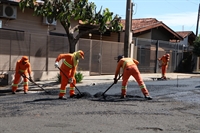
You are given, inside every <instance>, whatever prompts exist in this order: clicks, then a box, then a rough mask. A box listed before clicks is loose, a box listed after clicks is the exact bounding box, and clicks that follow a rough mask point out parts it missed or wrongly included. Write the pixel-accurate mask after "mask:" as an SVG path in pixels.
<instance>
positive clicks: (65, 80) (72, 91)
mask: <svg viewBox="0 0 200 133" xmlns="http://www.w3.org/2000/svg"><path fill="white" fill-rule="evenodd" d="M65 74H66V75H64V74H63V73H62V72H60V76H61V86H60V93H59V97H63V96H64V95H65V94H66V86H67V84H68V79H69V78H68V77H69V75H68V74H67V73H65ZM66 76H67V77H66ZM75 85H76V79H75V78H74V77H73V83H70V90H69V95H70V96H72V95H74V94H75Z"/></svg>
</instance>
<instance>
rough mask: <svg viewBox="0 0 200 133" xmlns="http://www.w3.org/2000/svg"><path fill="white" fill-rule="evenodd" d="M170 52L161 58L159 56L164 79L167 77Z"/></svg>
mask: <svg viewBox="0 0 200 133" xmlns="http://www.w3.org/2000/svg"><path fill="white" fill-rule="evenodd" d="M169 58H170V56H169V54H165V55H163V56H162V57H161V58H158V60H159V61H161V70H162V77H161V78H163V79H166V72H167V67H168V64H169Z"/></svg>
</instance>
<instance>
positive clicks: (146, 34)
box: [133, 32, 151, 39]
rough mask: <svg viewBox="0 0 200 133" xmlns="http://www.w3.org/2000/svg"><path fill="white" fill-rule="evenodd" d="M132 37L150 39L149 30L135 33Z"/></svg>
mask: <svg viewBox="0 0 200 133" xmlns="http://www.w3.org/2000/svg"><path fill="white" fill-rule="evenodd" d="M133 36H134V34H133ZM134 37H138V38H146V39H151V32H147V33H144V34H141V35H137V36H134Z"/></svg>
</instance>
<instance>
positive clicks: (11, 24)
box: [0, 7, 78, 34]
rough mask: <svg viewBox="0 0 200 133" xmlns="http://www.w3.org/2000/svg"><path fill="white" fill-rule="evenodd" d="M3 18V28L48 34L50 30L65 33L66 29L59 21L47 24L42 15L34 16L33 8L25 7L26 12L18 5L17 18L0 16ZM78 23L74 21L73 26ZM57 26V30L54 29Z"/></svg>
mask: <svg viewBox="0 0 200 133" xmlns="http://www.w3.org/2000/svg"><path fill="white" fill-rule="evenodd" d="M0 20H2V28H5V29H12V30H22V31H25V32H27V33H39V34H47V32H48V31H52V32H56V33H63V34H65V30H64V28H63V27H62V25H61V24H60V22H59V21H57V25H56V26H54V25H49V26H48V25H46V24H44V23H43V17H42V16H33V10H32V9H29V8H27V9H25V11H24V13H23V12H22V11H21V10H20V9H19V7H17V18H16V19H7V18H0ZM76 24H78V21H72V26H74V25H76ZM55 28H56V30H54V29H55Z"/></svg>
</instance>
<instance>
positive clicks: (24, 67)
mask: <svg viewBox="0 0 200 133" xmlns="http://www.w3.org/2000/svg"><path fill="white" fill-rule="evenodd" d="M28 75H29V80H30V81H33V80H32V78H31V64H30V62H29V60H28V57H27V56H23V57H22V58H21V59H20V60H18V61H17V63H16V67H15V78H14V81H13V85H12V93H13V94H15V93H16V91H17V88H18V83H19V82H20V79H21V76H22V77H23V80H24V94H27V91H28V79H27V76H28Z"/></svg>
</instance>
